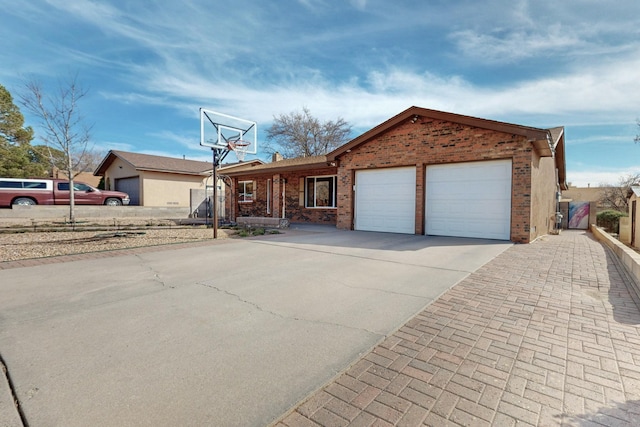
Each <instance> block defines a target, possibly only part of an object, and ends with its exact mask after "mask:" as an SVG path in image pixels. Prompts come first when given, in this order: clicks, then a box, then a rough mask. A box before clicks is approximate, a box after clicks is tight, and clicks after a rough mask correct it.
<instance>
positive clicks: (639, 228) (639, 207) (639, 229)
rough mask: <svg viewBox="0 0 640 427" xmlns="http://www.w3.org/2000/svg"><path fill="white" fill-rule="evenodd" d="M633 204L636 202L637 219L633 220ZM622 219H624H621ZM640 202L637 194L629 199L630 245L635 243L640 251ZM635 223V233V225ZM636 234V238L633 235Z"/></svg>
mask: <svg viewBox="0 0 640 427" xmlns="http://www.w3.org/2000/svg"><path fill="white" fill-rule="evenodd" d="M633 202H636V217H635V218H633ZM620 219H622V218H620ZM639 220H640V200H638V197H637V196H636V195H635V194H632V195H631V197H630V198H629V243H631V241H633V246H634V247H635V248H638V249H640V222H639ZM634 223H635V233H633V231H634V230H633V224H634ZM633 234H635V236H634V235H633Z"/></svg>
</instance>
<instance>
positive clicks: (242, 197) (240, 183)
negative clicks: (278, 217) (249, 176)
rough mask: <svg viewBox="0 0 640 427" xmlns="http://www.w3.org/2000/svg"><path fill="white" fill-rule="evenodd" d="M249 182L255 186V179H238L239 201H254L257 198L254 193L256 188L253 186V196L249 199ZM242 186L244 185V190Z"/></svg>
mask: <svg viewBox="0 0 640 427" xmlns="http://www.w3.org/2000/svg"><path fill="white" fill-rule="evenodd" d="M247 183H250V184H251V187H255V181H253V180H244V181H238V185H237V190H238V203H253V202H254V200H255V198H254V195H255V193H256V189H255V188H252V191H251V193H249V194H251V198H250V199H247ZM240 186H242V190H243V191H240Z"/></svg>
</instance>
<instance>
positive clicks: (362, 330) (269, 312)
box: [196, 282, 385, 339]
mask: <svg viewBox="0 0 640 427" xmlns="http://www.w3.org/2000/svg"><path fill="white" fill-rule="evenodd" d="M196 284H197V285H200V286H204V287H205V288H209V289H213V290H215V291H217V292H220V293H222V294H225V295H228V296H230V297H233V298H235V299H237V300H238V301H240V302H241V303H243V304H246V305H249V306H251V307H253V308H255V309H256V310H258V311H260V312H262V313H267V314H270V315H272V316H274V317H277V318H279V319H283V320H295V321H299V322H308V323H312V324H318V325H328V326H336V327H339V328H341V329H349V330H353V331H361V332H366V333H367V334H370V335H373V336H375V337H380V339H383V338H384V337H385V335H384V334H381V333H378V332H374V331H370V330H368V329H365V328H354V327H353V326H347V325H342V324H340V323H333V322H325V321H322V320H312V319H306V318H304V317H298V316H286V315H284V314H280V313H276V312H275V311H271V310H266V309H264V308H263V307H261V306H260V305H258V304H256V303H254V302H252V301H249V300H246V299H244V298H242V297H241V296H240V295H238V294H234V293H233V292H229V291H227V290H225V289H221V288H218V287H217V286H213V285H209V284H206V283H203V282H196Z"/></svg>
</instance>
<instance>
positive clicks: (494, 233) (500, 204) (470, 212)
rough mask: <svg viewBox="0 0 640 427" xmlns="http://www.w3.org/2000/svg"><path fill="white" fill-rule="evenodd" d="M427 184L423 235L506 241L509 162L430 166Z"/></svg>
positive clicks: (508, 227)
mask: <svg viewBox="0 0 640 427" xmlns="http://www.w3.org/2000/svg"><path fill="white" fill-rule="evenodd" d="M426 181H427V182H426V209H425V212H426V234H432V235H443V236H458V237H480V238H490V239H504V240H508V239H509V237H510V231H511V161H510V160H500V161H488V162H473V163H461V164H455V165H436V166H429V167H427V173H426Z"/></svg>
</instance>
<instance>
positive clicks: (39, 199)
mask: <svg viewBox="0 0 640 427" xmlns="http://www.w3.org/2000/svg"><path fill="white" fill-rule="evenodd" d="M73 189H74V192H73V195H74V202H75V204H76V205H109V206H121V205H128V204H129V195H128V194H127V193H123V192H121V191H105V190H98V189H97V188H94V187H92V186H90V185H88V184H85V183H83V182H75V181H74V183H73ZM68 204H69V181H65V180H61V179H22V178H0V207H7V206H13V205H68Z"/></svg>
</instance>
